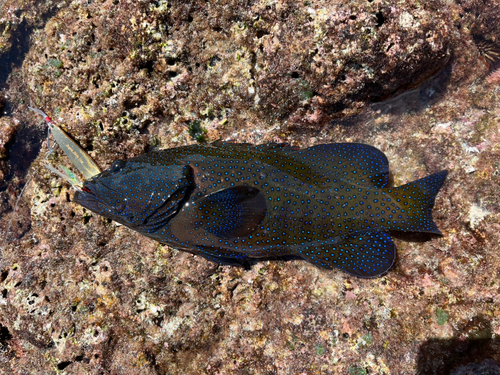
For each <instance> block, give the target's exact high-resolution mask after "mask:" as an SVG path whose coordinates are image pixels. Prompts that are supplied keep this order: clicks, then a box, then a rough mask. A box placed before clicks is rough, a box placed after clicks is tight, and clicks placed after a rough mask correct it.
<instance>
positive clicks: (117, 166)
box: [109, 160, 125, 173]
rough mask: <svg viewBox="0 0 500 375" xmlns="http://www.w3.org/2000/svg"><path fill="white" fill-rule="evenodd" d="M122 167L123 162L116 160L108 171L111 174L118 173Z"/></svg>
mask: <svg viewBox="0 0 500 375" xmlns="http://www.w3.org/2000/svg"><path fill="white" fill-rule="evenodd" d="M124 165H125V162H124V161H123V160H117V161H115V162H114V163H113V165H112V166H111V168H110V169H109V170H110V171H111V172H113V173H116V172H120V169H122V168H123V166H124Z"/></svg>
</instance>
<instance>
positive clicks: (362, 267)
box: [298, 231, 396, 277]
mask: <svg viewBox="0 0 500 375" xmlns="http://www.w3.org/2000/svg"><path fill="white" fill-rule="evenodd" d="M298 255H300V256H301V257H302V258H304V259H305V260H307V261H308V262H310V263H312V264H314V265H315V266H318V267H322V268H326V269H333V268H340V269H341V270H342V271H345V272H347V273H350V274H351V275H354V276H358V277H375V276H379V275H381V274H383V273H385V272H387V271H388V270H389V269H390V268H391V267H392V265H393V264H394V260H395V258H396V247H395V246H394V243H393V242H392V239H391V237H390V236H389V234H387V233H385V232H375V231H369V232H364V233H360V234H357V235H352V236H347V237H342V238H341V239H340V241H339V242H338V243H335V244H331V245H324V246H317V247H309V248H305V249H304V250H302V251H301V252H300V253H299V254H298Z"/></svg>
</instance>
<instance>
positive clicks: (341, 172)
mask: <svg viewBox="0 0 500 375" xmlns="http://www.w3.org/2000/svg"><path fill="white" fill-rule="evenodd" d="M291 155H293V156H294V157H295V158H297V159H299V160H301V161H302V162H304V163H308V164H309V165H311V166H313V167H315V168H316V169H317V170H318V171H324V172H325V174H332V173H333V175H334V176H336V178H338V179H341V180H342V181H347V182H351V183H358V184H360V185H365V186H366V185H372V186H373V185H374V186H376V187H379V188H384V187H386V186H387V184H388V182H389V161H388V160H387V157H386V156H385V155H384V153H383V152H382V151H380V150H379V149H376V148H375V147H372V146H369V145H365V144H361V143H331V144H324V145H317V146H313V147H309V148H306V149H304V150H299V151H294V152H293V153H292V154H291Z"/></svg>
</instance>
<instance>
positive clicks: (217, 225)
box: [196, 185, 267, 239]
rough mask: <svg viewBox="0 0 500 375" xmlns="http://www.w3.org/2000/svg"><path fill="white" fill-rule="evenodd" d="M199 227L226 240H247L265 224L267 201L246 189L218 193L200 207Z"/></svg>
mask: <svg viewBox="0 0 500 375" xmlns="http://www.w3.org/2000/svg"><path fill="white" fill-rule="evenodd" d="M198 211H199V214H198V218H199V221H198V222H196V225H197V226H200V227H203V228H205V229H206V230H207V232H209V233H212V234H213V235H215V236H217V237H219V238H223V239H235V238H238V237H246V236H248V235H249V234H251V233H253V232H254V231H255V230H256V229H257V227H258V226H259V225H260V223H262V221H263V220H264V217H265V216H266V212H267V205H266V198H265V196H264V194H263V193H262V192H261V191H260V190H259V189H256V188H253V187H251V186H247V185H240V186H235V187H230V188H227V189H224V190H220V191H217V192H215V193H213V194H210V195H209V196H207V197H206V198H204V199H202V200H201V201H200V202H199V203H198Z"/></svg>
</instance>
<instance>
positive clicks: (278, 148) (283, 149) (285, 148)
mask: <svg viewBox="0 0 500 375" xmlns="http://www.w3.org/2000/svg"><path fill="white" fill-rule="evenodd" d="M210 146H214V147H225V148H228V147H229V148H234V149H238V150H242V149H243V150H248V151H254V152H267V151H275V152H279V153H288V152H295V151H298V150H300V148H299V147H296V146H292V145H290V144H289V143H276V142H269V143H264V144H261V145H253V144H251V143H236V141H222V140H217V141H214V142H212V143H210Z"/></svg>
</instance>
